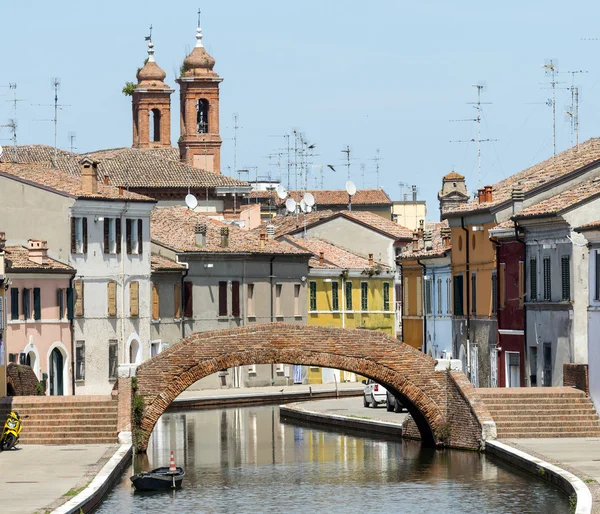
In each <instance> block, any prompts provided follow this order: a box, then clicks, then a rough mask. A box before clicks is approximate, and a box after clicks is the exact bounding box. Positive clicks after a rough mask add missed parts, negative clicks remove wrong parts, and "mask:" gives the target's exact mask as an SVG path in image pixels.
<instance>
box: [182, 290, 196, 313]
mask: <svg viewBox="0 0 600 514" xmlns="http://www.w3.org/2000/svg"><path fill="white" fill-rule="evenodd" d="M183 287H184V289H183V295H184V304H183V315H184V316H185V317H186V318H191V317H193V316H194V297H193V294H192V293H193V292H194V289H193V285H192V283H191V282H184V283H183Z"/></svg>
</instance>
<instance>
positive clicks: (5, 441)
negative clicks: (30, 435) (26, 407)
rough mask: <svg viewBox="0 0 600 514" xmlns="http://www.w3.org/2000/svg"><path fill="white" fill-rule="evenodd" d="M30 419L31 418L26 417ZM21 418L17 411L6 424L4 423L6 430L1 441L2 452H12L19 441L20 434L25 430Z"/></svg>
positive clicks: (10, 415)
mask: <svg viewBox="0 0 600 514" xmlns="http://www.w3.org/2000/svg"><path fill="white" fill-rule="evenodd" d="M24 417H25V418H28V417H29V416H24ZM21 419H22V418H21V416H19V413H18V412H17V411H12V412H11V413H10V414H9V415H8V418H7V419H6V423H4V430H2V438H1V439H0V450H10V449H12V448H14V447H15V446H16V444H17V442H18V441H19V434H20V433H21V430H22V429H23V423H22V421H21Z"/></svg>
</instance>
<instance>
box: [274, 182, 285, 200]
mask: <svg viewBox="0 0 600 514" xmlns="http://www.w3.org/2000/svg"><path fill="white" fill-rule="evenodd" d="M275 191H277V196H278V197H279V198H280V199H281V200H283V199H284V198H285V197H286V196H287V191H286V190H285V187H283V186H282V185H281V184H279V185H278V186H277V188H276V189H275Z"/></svg>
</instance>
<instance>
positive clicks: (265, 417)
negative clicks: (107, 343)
mask: <svg viewBox="0 0 600 514" xmlns="http://www.w3.org/2000/svg"><path fill="white" fill-rule="evenodd" d="M171 450H172V451H173V452H174V455H175V462H176V464H177V465H178V466H183V467H184V468H185V472H186V475H185V479H184V481H183V488H182V489H181V490H179V491H168V492H163V493H139V492H135V491H134V490H133V488H132V487H131V482H130V480H129V476H131V474H132V473H133V470H134V468H135V472H138V471H144V470H148V469H152V468H154V467H158V466H168V465H169V457H170V452H171ZM97 512H99V513H102V514H115V513H119V514H124V513H140V514H141V513H155V512H156V513H169V514H191V513H235V514H238V513H252V514H261V513H285V514H289V513H304V514H317V513H344V514H348V513H354V512H356V513H361V514H362V513H380V512H381V513H395V512H400V513H402V512H406V513H411V514H413V513H438V512H439V513H460V514H463V513H477V514H482V513H492V512H493V513H511V514H512V513H515V514H516V513H519V514H521V513H544V514H553V513H565V512H569V500H568V498H567V497H566V495H564V494H563V493H561V492H560V491H558V490H557V489H554V488H553V487H551V486H549V485H547V484H546V483H544V482H542V481H541V480H539V479H537V478H535V477H531V476H528V475H526V474H523V473H520V472H519V471H517V470H516V469H514V468H512V467H510V466H508V465H505V464H504V463H502V462H498V461H494V460H492V459H491V458H490V457H486V456H485V455H480V454H478V453H475V452H462V451H456V450H454V451H452V450H448V451H435V450H431V449H423V448H421V446H420V444H419V443H417V442H407V441H397V440H394V439H390V438H387V439H386V438H381V437H378V436H376V435H373V436H371V435H367V434H358V435H357V433H352V434H350V433H343V432H340V431H337V430H331V431H329V430H327V429H321V428H318V429H317V428H314V427H307V426H299V425H295V424H291V423H289V422H281V421H280V419H279V409H278V408H277V407H276V406H261V407H247V408H230V409H221V410H201V411H184V412H172V413H167V414H164V415H163V416H162V417H161V418H160V419H159V421H158V423H157V425H156V427H155V429H154V431H153V433H152V438H151V442H150V446H149V448H148V453H147V455H139V456H137V458H136V459H135V461H134V463H133V464H132V466H131V467H130V469H128V470H127V471H126V472H125V474H124V476H123V478H122V480H121V482H120V483H119V484H118V485H117V486H116V487H115V488H114V490H113V491H112V492H111V493H110V494H109V495H108V497H107V498H106V499H105V501H104V502H103V504H102V505H101V506H100V508H99V510H98V511H97Z"/></svg>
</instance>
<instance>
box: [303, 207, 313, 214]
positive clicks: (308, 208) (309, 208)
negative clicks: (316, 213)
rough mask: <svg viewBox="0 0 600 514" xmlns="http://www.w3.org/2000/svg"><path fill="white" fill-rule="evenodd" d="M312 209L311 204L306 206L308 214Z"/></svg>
mask: <svg viewBox="0 0 600 514" xmlns="http://www.w3.org/2000/svg"><path fill="white" fill-rule="evenodd" d="M311 211H312V207H311V206H310V205H307V206H306V210H305V211H304V212H305V213H306V214H308V213H309V212H311Z"/></svg>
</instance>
